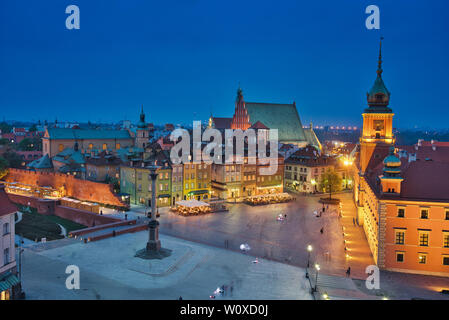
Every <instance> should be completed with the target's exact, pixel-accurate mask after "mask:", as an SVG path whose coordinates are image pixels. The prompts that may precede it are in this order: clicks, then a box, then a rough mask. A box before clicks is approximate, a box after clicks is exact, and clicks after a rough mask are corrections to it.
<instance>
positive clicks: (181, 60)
mask: <svg viewBox="0 0 449 320" xmlns="http://www.w3.org/2000/svg"><path fill="white" fill-rule="evenodd" d="M70 4H76V5H78V6H79V8H80V11H81V29H80V30H67V29H66V28H65V19H66V17H67V14H66V13H65V8H66V6H68V5H70ZM370 4H376V5H378V6H379V7H380V11H381V21H380V27H381V30H380V31H379V30H367V29H366V28H365V19H366V17H367V15H366V14H365V8H366V7H367V6H368V5H370ZM448 12H449V1H447V0H432V1H423V0H420V1H418V0H394V1H391V0H388V1H381V0H370V1H364V0H339V1H335V0H328V1H323V0H322V1H312V0H309V1H298V0H292V1H282V0H277V1H275V0H269V1H266V0H259V1H244V0H240V1H234V0H220V1H217V0H167V1H152V0H139V1H138V0H85V1H80V0H55V1H51V0H42V1H31V0H28V1H17V0H1V2H0V117H1V118H6V119H15V120H38V119H40V120H42V121H43V120H44V119H47V120H49V121H50V120H51V121H54V119H55V118H57V119H58V120H60V121H65V120H73V121H87V120H91V121H98V120H101V121H105V122H106V121H108V122H109V121H118V120H121V119H124V118H126V119H129V120H132V121H135V122H137V120H138V114H139V109H140V105H141V104H143V105H144V109H145V112H146V114H147V120H148V121H150V122H154V123H160V124H162V123H167V122H170V123H175V124H178V123H184V124H186V123H191V121H192V120H193V119H194V118H195V119H202V120H205V119H207V118H208V117H209V115H210V113H211V111H212V112H213V114H214V115H215V116H225V117H226V116H229V117H230V116H232V114H233V112H234V99H235V94H236V90H237V87H238V84H239V82H240V83H241V87H242V89H243V92H244V97H245V100H246V101H251V102H277V103H291V102H293V101H296V105H297V108H298V111H299V114H300V116H301V119H302V122H303V124H308V123H309V122H310V121H313V123H314V124H320V125H326V124H330V125H358V126H359V125H360V124H361V112H362V110H363V109H364V108H365V106H366V92H367V91H368V90H369V89H370V87H371V85H372V84H373V82H374V80H375V77H376V67H377V55H378V45H379V37H380V35H381V34H382V35H383V36H384V37H385V40H384V45H383V58H384V59H383V60H384V65H383V69H384V73H383V78H384V81H385V83H386V86H387V88H388V89H389V90H390V91H391V93H392V96H391V105H390V106H391V107H392V108H393V110H394V112H395V114H396V116H395V126H396V127H399V128H411V127H414V126H419V127H435V128H448V127H449V125H448V118H449V111H448V110H449V108H448V107H449V98H448V89H449V77H448V71H449V33H448V30H449V19H448V15H449V14H448Z"/></svg>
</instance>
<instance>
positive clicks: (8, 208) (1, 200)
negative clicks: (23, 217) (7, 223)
mask: <svg viewBox="0 0 449 320" xmlns="http://www.w3.org/2000/svg"><path fill="white" fill-rule="evenodd" d="M16 211H17V207H16V206H15V205H14V204H13V203H12V202H11V200H9V197H8V195H7V194H6V191H5V185H0V217H2V216H6V215H8V214H12V213H14V212H16Z"/></svg>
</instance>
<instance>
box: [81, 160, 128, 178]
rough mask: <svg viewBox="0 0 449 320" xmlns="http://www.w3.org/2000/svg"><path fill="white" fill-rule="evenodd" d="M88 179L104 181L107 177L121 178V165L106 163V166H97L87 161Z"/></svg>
mask: <svg viewBox="0 0 449 320" xmlns="http://www.w3.org/2000/svg"><path fill="white" fill-rule="evenodd" d="M85 166H86V179H88V180H92V181H97V182H104V181H105V180H106V177H111V178H117V179H118V178H119V177H120V166H119V165H106V166H96V165H93V164H89V163H86V165H85Z"/></svg>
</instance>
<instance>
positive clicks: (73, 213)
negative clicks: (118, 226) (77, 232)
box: [8, 193, 122, 227]
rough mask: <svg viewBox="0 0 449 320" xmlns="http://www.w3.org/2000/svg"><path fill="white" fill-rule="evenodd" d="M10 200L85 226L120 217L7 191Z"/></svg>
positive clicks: (112, 221) (96, 224) (97, 224)
mask: <svg viewBox="0 0 449 320" xmlns="http://www.w3.org/2000/svg"><path fill="white" fill-rule="evenodd" d="M8 197H9V199H10V200H11V201H12V202H15V203H18V204H22V205H25V206H30V207H33V208H36V209H37V212H38V213H40V214H45V215H55V216H58V217H60V218H64V219H67V220H70V221H73V222H76V223H79V224H82V225H84V226H87V227H94V226H99V225H102V224H107V223H114V222H120V221H122V219H119V218H113V217H108V216H106V215H99V214H97V213H93V212H90V211H84V210H80V209H75V208H70V207H64V206H61V205H59V201H58V200H51V199H39V198H34V197H27V196H23V195H18V194H13V193H8Z"/></svg>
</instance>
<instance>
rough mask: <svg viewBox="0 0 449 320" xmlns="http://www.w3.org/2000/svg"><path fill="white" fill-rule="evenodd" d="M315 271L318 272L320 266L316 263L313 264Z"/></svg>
mask: <svg viewBox="0 0 449 320" xmlns="http://www.w3.org/2000/svg"><path fill="white" fill-rule="evenodd" d="M315 269H316V271H320V265H319V264H318V263H315Z"/></svg>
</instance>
